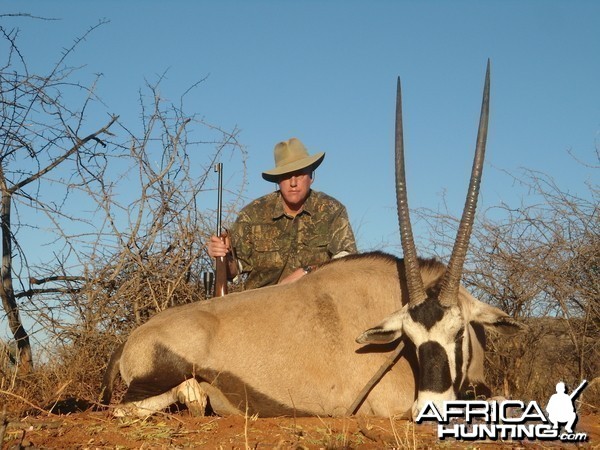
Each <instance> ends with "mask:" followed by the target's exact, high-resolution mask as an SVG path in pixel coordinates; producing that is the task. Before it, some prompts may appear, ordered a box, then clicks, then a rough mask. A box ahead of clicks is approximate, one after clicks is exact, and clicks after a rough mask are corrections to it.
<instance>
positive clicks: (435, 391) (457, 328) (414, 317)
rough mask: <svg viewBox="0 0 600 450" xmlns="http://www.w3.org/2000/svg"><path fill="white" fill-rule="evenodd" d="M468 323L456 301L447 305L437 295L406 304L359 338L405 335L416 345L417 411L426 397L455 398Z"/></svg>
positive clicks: (361, 340)
mask: <svg viewBox="0 0 600 450" xmlns="http://www.w3.org/2000/svg"><path fill="white" fill-rule="evenodd" d="M466 326H468V324H467V323H466V322H465V318H464V316H463V313H462V311H461V308H460V306H459V304H458V302H457V304H455V305H452V306H445V305H442V303H441V302H440V301H439V299H438V298H437V296H430V297H428V298H427V299H426V300H425V301H423V302H421V303H419V304H417V305H414V306H412V307H410V306H409V305H405V306H404V307H403V308H402V309H401V310H399V311H397V312H396V313H394V314H392V315H391V316H390V317H389V318H388V319H386V320H385V321H384V322H383V323H381V324H380V325H379V326H377V327H374V328H371V329H370V330H367V331H366V332H365V333H363V335H361V336H360V337H359V338H358V339H357V342H359V343H366V342H372V343H375V342H379V343H383V342H390V341H393V340H395V339H397V338H398V337H400V336H402V335H405V336H406V337H407V338H409V339H410V340H411V341H412V342H413V344H414V345H415V348H416V352H417V359H418V362H419V373H418V379H417V384H418V394H417V401H416V403H415V408H416V411H418V410H419V409H420V408H421V407H422V406H423V405H424V404H425V402H426V401H440V402H441V401H443V400H454V399H456V398H457V395H458V392H459V390H460V388H461V386H462V384H463V381H464V379H465V377H466V373H467V365H468V360H469V358H470V355H469V348H470V347H469V342H468V333H465V327H466Z"/></svg>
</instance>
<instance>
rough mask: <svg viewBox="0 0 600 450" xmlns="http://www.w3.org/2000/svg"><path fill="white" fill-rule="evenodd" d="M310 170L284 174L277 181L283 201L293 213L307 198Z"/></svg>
mask: <svg viewBox="0 0 600 450" xmlns="http://www.w3.org/2000/svg"><path fill="white" fill-rule="evenodd" d="M311 175H312V170H311V169H310V168H307V169H302V170H298V171H296V172H292V173H286V174H285V175H282V176H281V178H280V179H279V182H278V184H279V190H280V191H281V195H282V196H283V201H284V202H285V203H286V205H287V206H288V208H290V209H291V210H292V211H293V212H298V211H299V210H300V209H301V208H302V205H304V201H305V200H306V198H307V197H308V193H309V191H310V186H311V184H312V182H313V180H312V176H311Z"/></svg>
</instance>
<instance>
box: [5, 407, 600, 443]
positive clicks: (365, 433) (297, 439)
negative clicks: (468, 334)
mask: <svg viewBox="0 0 600 450" xmlns="http://www.w3.org/2000/svg"><path fill="white" fill-rule="evenodd" d="M3 428H4V443H3V447H2V448H3V449H22V448H36V449H38V448H39V449H46V448H48V449H142V448H144V449H162V448H208V449H321V448H322V449H354V448H356V449H393V448H396V449H401V448H413V449H414V448H445V449H454V448H469V449H478V448H481V449H486V448H490V449H491V448H512V449H528V448H532V449H534V448H535V449H537V448H540V449H541V448H545V449H547V448H598V449H600V416H598V415H582V416H581V417H580V420H579V423H578V424H577V428H576V431H578V432H586V433H587V434H588V438H589V439H588V442H586V443H583V444H578V445H576V444H564V443H561V442H559V441H542V442H540V441H506V442H493V441H483V442H482V441H475V442H458V441H455V440H444V441H439V440H437V438H436V428H435V427H434V426H433V425H427V424H424V425H415V424H414V423H412V422H409V421H406V420H399V419H398V420H393V419H382V418H373V417H361V418H359V417H345V418H329V417H328V418H314V417H313V418H304V417H303V418H293V417H285V418H272V419H262V418H253V417H248V418H244V417H227V418H222V417H201V418H196V417H191V416H190V415H189V414H188V412H186V411H182V412H179V413H175V414H161V415H156V416H153V417H151V418H148V419H145V420H132V419H127V420H124V419H116V418H113V417H112V416H110V415H109V414H108V413H107V412H82V413H75V414H69V415H62V416H58V415H50V416H47V415H46V416H39V415H38V416H30V417H26V418H23V419H14V420H11V419H10V415H9V417H8V419H7V420H6V421H5V424H4V427H3Z"/></svg>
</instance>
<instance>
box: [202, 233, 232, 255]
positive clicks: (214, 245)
mask: <svg viewBox="0 0 600 450" xmlns="http://www.w3.org/2000/svg"><path fill="white" fill-rule="evenodd" d="M206 247H207V248H208V254H209V255H210V257H211V258H218V257H220V256H226V255H227V253H229V252H230V251H231V240H230V239H229V236H226V237H225V242H223V240H222V239H221V238H220V237H219V236H211V237H210V241H208V242H207V244H206Z"/></svg>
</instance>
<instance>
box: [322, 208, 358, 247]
mask: <svg viewBox="0 0 600 450" xmlns="http://www.w3.org/2000/svg"><path fill="white" fill-rule="evenodd" d="M329 252H330V253H331V255H332V256H333V257H335V256H336V255H338V254H339V253H342V252H344V253H357V249H356V241H355V239H354V232H353V231H352V226H351V225H350V220H349V219H348V213H347V211H346V208H345V207H344V206H342V207H341V208H340V210H339V212H338V213H337V214H336V215H335V217H334V218H333V221H332V223H331V242H330V243H329Z"/></svg>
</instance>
